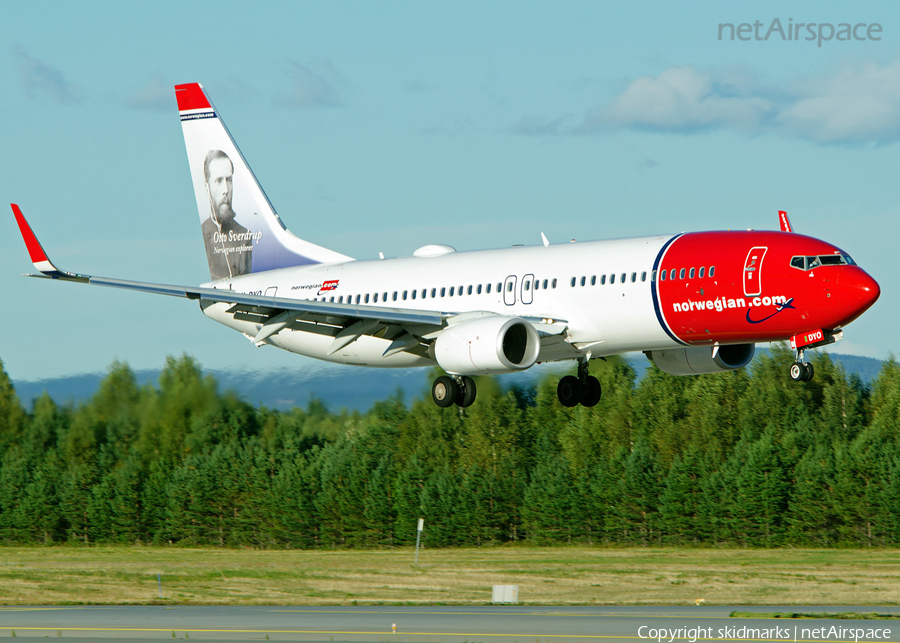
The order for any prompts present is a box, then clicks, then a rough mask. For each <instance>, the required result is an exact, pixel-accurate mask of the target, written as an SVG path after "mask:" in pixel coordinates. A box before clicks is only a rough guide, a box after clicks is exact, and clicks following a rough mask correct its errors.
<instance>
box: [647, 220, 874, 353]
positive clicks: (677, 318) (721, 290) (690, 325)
mask: <svg viewBox="0 0 900 643" xmlns="http://www.w3.org/2000/svg"><path fill="white" fill-rule="evenodd" d="M757 248H765V252H764V253H762V252H758V251H756V252H753V253H751V252H750V251H751V250H753V249H757ZM839 252H840V250H838V248H836V247H835V246H833V245H831V244H828V243H826V242H824V241H820V240H818V239H814V238H812V237H806V236H803V235H799V234H795V233H791V234H789V233H785V232H773V231H747V232H695V233H687V234H684V235H682V236H681V237H679V238H678V239H676V240H675V241H674V242H673V243H672V245H671V247H670V248H669V249H668V251H667V252H666V255H665V257H663V259H662V261H661V262H660V266H659V269H658V272H657V276H656V284H655V287H656V288H657V289H658V290H657V292H658V296H659V307H660V313H661V315H662V318H663V320H664V321H665V323H666V325H667V326H668V327H669V330H670V331H671V332H672V333H673V334H674V335H675V336H676V337H678V338H679V339H681V340H682V341H684V342H687V343H689V344H713V343H715V342H719V343H723V344H726V343H728V344H734V343H743V342H769V341H779V340H786V339H788V338H789V337H791V336H793V335H795V334H797V333H802V332H805V331H807V330H810V329H814V328H825V329H834V328H837V327H840V326H843V325H845V324H847V323H849V322H850V321H852V320H853V319H855V318H856V317H858V316H859V315H860V314H862V312H863V311H864V310H865V309H867V308H868V307H869V306H871V305H872V303H874V301H875V299H877V298H878V285H877V284H876V283H875V281H874V280H873V279H872V278H871V277H869V276H868V275H867V274H866V273H865V272H864V271H863V270H862V269H861V268H859V267H857V266H851V265H835V266H820V267H818V268H815V269H813V270H800V269H797V268H794V267H792V266H791V258H792V257H795V256H819V255H833V254H835V253H839ZM754 257H755V259H754ZM759 257H762V258H761V259H760V258H759ZM710 268H714V274H713V276H710V275H709V272H710ZM682 269H683V270H684V273H683V275H682ZM701 269H702V272H703V276H702V277H701V276H700V273H701ZM673 270H674V271H675V272H674V275H675V278H674V279H672V278H671V277H672V274H673V272H672V271H673ZM692 270H693V276H691V271H692ZM663 271H666V279H665V280H663V279H662V272H663Z"/></svg>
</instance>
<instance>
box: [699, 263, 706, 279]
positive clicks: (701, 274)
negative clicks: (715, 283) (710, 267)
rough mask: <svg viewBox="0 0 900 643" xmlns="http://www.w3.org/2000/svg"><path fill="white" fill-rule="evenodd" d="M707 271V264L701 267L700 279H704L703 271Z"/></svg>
mask: <svg viewBox="0 0 900 643" xmlns="http://www.w3.org/2000/svg"><path fill="white" fill-rule="evenodd" d="M704 272H706V266H701V267H700V279H703V273H704Z"/></svg>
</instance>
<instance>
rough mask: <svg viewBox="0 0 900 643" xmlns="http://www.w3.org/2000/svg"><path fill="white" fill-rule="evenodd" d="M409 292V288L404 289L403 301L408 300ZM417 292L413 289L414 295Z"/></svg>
mask: <svg viewBox="0 0 900 643" xmlns="http://www.w3.org/2000/svg"><path fill="white" fill-rule="evenodd" d="M407 292H409V291H408V290H404V291H403V301H406V293H407ZM415 294H416V291H415V290H413V295H415Z"/></svg>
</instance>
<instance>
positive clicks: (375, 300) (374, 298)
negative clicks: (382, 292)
mask: <svg viewBox="0 0 900 643" xmlns="http://www.w3.org/2000/svg"><path fill="white" fill-rule="evenodd" d="M372 303H374V304H377V303H378V293H377V292H376V293H375V295H374V296H373V297H372Z"/></svg>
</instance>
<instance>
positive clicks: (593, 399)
mask: <svg viewBox="0 0 900 643" xmlns="http://www.w3.org/2000/svg"><path fill="white" fill-rule="evenodd" d="M601 394H602V390H601V389H600V380H598V379H597V378H596V377H594V376H593V375H588V376H587V377H586V378H585V380H584V384H583V385H582V386H581V406H597V402H599V401H600V395H601Z"/></svg>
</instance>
